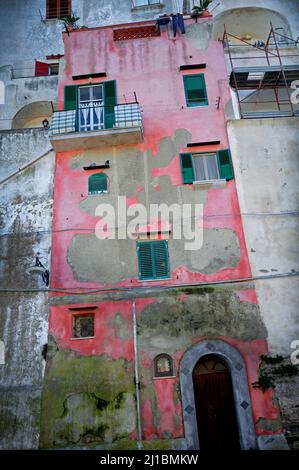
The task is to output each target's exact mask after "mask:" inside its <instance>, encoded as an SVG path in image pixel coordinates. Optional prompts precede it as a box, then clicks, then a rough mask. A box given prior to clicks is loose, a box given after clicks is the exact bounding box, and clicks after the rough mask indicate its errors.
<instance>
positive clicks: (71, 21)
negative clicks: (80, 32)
mask: <svg viewBox="0 0 299 470" xmlns="http://www.w3.org/2000/svg"><path fill="white" fill-rule="evenodd" d="M78 20H80V18H79V16H75V15H68V16H64V17H63V18H61V21H63V22H64V24H65V26H70V27H71V28H72V29H77V28H78V25H77V24H76V22H77V21H78Z"/></svg>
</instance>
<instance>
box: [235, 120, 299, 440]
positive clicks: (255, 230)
mask: <svg viewBox="0 0 299 470" xmlns="http://www.w3.org/2000/svg"><path fill="white" fill-rule="evenodd" d="M298 124H299V120H298V119H297V118H288V119H263V120H259V119H255V120H238V121H230V122H229V123H228V134H229V140H230V145H231V149H232V154H233V160H234V168H235V174H236V182H237V189H238V194H239V201H240V208H241V212H242V220H243V227H244V231H245V237H246V244H247V248H248V253H249V259H250V265H251V269H252V273H253V275H254V276H269V277H271V276H277V275H278V276H279V275H280V274H282V275H284V276H285V277H283V278H273V279H271V278H270V279H265V280H259V281H257V282H256V283H255V286H256V291H257V295H258V301H259V306H260V309H261V315H262V318H263V320H264V322H265V325H266V327H267V331H268V335H269V336H268V340H269V348H270V352H271V353H272V354H273V355H276V354H279V355H282V356H285V357H288V358H289V357H290V355H291V353H292V351H293V350H292V349H291V343H292V341H294V340H298V338H299V325H298V304H299V294H298V293H299V283H298V277H296V276H295V277H292V274H294V273H296V272H297V273H298V271H299V251H298V224H299V219H298V203H299V193H298V188H299V164H298V161H299V160H298V156H299V154H298V145H297V142H298V137H299V130H298ZM252 136H254V139H253V138H252ZM278 136H279V138H278ZM294 380H295V379H289V380H287V381H286V383H283V384H281V383H280V384H279V385H278V386H277V396H278V398H279V401H280V402H281V405H282V408H283V413H284V416H285V422H284V424H285V426H286V428H287V429H288V430H289V431H290V432H293V433H295V434H296V433H297V431H296V426H297V424H298V421H299V417H298V411H296V410H297V408H296V398H295V397H294V396H293V391H294V390H296V389H297V387H298V383H297V385H295V382H294ZM296 423H297V424H296ZM297 439H298V436H297ZM296 445H298V444H296Z"/></svg>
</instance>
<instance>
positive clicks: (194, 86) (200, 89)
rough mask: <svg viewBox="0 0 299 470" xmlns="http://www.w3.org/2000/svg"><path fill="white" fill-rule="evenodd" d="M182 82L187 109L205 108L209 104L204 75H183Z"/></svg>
mask: <svg viewBox="0 0 299 470" xmlns="http://www.w3.org/2000/svg"><path fill="white" fill-rule="evenodd" d="M183 80H184V88H185V97H186V104H187V107H188V108H190V107H192V106H207V105H208V104H209V103H208V95H207V89H206V82H205V76H204V74H203V73H200V74H197V75H184V77H183Z"/></svg>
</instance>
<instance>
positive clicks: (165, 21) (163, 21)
mask: <svg viewBox="0 0 299 470" xmlns="http://www.w3.org/2000/svg"><path fill="white" fill-rule="evenodd" d="M169 22H170V18H169V17H168V16H166V17H165V18H163V17H162V18H159V19H158V20H157V23H156V26H157V27H158V30H159V31H160V27H161V26H167V25H168V23H169Z"/></svg>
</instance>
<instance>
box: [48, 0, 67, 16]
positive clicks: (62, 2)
mask: <svg viewBox="0 0 299 470" xmlns="http://www.w3.org/2000/svg"><path fill="white" fill-rule="evenodd" d="M71 12H72V11H71V0H47V8H46V14H47V19H49V20H51V19H55V18H64V17H65V16H69V15H71Z"/></svg>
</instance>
